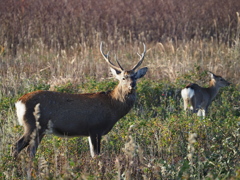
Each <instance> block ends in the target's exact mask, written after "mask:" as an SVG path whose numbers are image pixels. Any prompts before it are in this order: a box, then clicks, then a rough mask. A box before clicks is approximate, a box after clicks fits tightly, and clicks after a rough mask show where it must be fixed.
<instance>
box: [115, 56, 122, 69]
mask: <svg viewBox="0 0 240 180" xmlns="http://www.w3.org/2000/svg"><path fill="white" fill-rule="evenodd" d="M115 59H116V62H117V64H118V66H119V67H120V68H121V69H122V70H124V69H123V68H122V66H121V64H120V63H119V61H118V59H117V55H115Z"/></svg>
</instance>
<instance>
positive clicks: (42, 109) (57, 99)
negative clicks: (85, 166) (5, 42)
mask: <svg viewBox="0 0 240 180" xmlns="http://www.w3.org/2000/svg"><path fill="white" fill-rule="evenodd" d="M143 45H144V44H143ZM100 52H101V54H102V55H103V57H104V59H105V60H106V62H107V63H108V64H109V66H110V68H111V71H112V73H113V75H114V77H115V78H116V79H118V80H119V83H118V85H117V86H116V87H115V89H114V90H112V91H107V92H98V93H87V94H66V93H59V92H53V91H34V92H30V93H28V94H25V95H23V96H22V97H20V98H19V100H18V101H17V102H16V104H15V106H16V111H17V116H18V121H19V123H20V124H21V125H23V127H24V134H23V136H22V137H21V138H20V139H19V140H18V141H17V142H16V144H15V145H14V147H13V156H14V157H17V155H18V154H19V153H20V151H21V150H22V149H24V148H25V147H27V146H28V152H29V155H30V156H31V157H34V156H35V154H36V151H37V148H38V145H39V143H40V142H41V140H42V138H43V137H44V135H45V133H46V131H48V132H52V133H53V134H55V135H59V136H67V137H75V136H88V137H89V145H90V152H91V155H92V157H93V156H95V155H96V154H99V153H100V145H101V138H102V136H103V135H105V134H107V133H108V132H109V131H110V130H111V129H112V127H113V126H114V125H115V123H116V122H117V121H118V120H119V119H121V118H122V117H123V116H125V115H126V114H127V113H128V112H129V111H130V109H131V108H132V107H133V104H134V102H135V99H136V93H135V90H136V83H137V79H139V78H141V77H143V76H144V75H145V74H146V72H147V67H144V68H142V69H139V70H138V71H136V69H137V68H138V67H139V66H140V65H141V64H142V62H143V59H144V56H145V53H146V47H145V45H144V51H143V53H142V54H141V55H140V54H138V55H139V57H140V60H139V62H138V63H137V64H136V65H135V66H134V67H133V68H132V69H131V70H124V69H123V68H122V66H121V65H120V63H119V61H118V60H117V59H116V61H117V64H118V66H116V65H114V64H113V63H112V62H111V61H110V60H109V57H108V55H106V54H104V53H103V51H102V43H101V45H100Z"/></svg>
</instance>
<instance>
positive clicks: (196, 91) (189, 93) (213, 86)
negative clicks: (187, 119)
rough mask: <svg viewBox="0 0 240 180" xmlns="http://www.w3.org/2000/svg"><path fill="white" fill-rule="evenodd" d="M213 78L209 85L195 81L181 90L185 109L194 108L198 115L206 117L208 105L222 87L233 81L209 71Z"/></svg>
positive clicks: (193, 110)
mask: <svg viewBox="0 0 240 180" xmlns="http://www.w3.org/2000/svg"><path fill="white" fill-rule="evenodd" d="M209 74H210V77H211V80H210V82H209V87H207V88H204V87H201V86H199V85H198V84H195V83H190V84H188V85H187V86H186V87H185V88H184V89H182V90H181V96H182V98H183V102H184V110H185V111H186V110H188V109H190V110H192V112H193V113H197V116H201V117H205V116H206V114H207V113H208V107H209V106H210V105H211V103H212V101H213V99H214V98H215V97H216V95H217V94H218V92H219V90H220V88H222V87H226V86H229V85H230V84H231V83H229V82H228V81H226V80H225V79H224V78H222V77H221V76H218V75H215V74H213V73H212V72H209Z"/></svg>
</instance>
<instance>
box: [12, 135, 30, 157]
mask: <svg viewBox="0 0 240 180" xmlns="http://www.w3.org/2000/svg"><path fill="white" fill-rule="evenodd" d="M29 142H30V136H29V135H27V134H24V135H23V136H22V137H21V138H20V139H19V140H18V141H17V142H16V143H15V145H14V146H13V148H12V151H13V152H12V156H13V157H14V158H16V157H17V156H18V154H19V153H20V152H21V151H22V150H23V149H24V148H25V147H27V146H28V145H29Z"/></svg>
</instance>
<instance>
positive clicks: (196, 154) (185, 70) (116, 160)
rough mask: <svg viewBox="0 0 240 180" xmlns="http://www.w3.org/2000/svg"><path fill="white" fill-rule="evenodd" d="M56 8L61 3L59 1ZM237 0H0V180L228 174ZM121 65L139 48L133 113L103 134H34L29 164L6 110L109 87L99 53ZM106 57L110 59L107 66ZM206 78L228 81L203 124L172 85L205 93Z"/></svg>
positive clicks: (239, 172) (236, 103)
mask: <svg viewBox="0 0 240 180" xmlns="http://www.w3.org/2000/svg"><path fill="white" fill-rule="evenodd" d="M66 2H67V3H66ZM239 9H240V1H239V0H228V1H224V0H211V1H205V0H200V1H194V2H192V3H189V2H188V1H179V0H169V1H167V2H165V1H158V2H157V1H155V2H154V3H151V2H150V1H146V0H138V1H135V0H120V1H110V0H107V1H86V0H68V1H64V0H59V2H58V3H57V4H56V3H55V2H54V1H48V0H42V1H37V0H21V1H0V25H1V28H0V179H88V180H93V179H94V180H95V179H144V180H146V179H209V180H210V179H240V161H239V159H240V152H239V149H240V147H239V146H240V137H239V136H240V80H239V77H240V71H239V69H240V63H239V59H240V44H239V34H240V17H239ZM101 41H103V43H104V44H103V49H104V52H106V53H107V52H108V51H109V52H110V54H109V55H110V57H112V60H113V59H114V54H116V55H117V57H118V59H119V61H120V63H121V65H122V66H123V67H124V68H126V69H130V68H131V67H132V66H133V65H134V64H135V63H136V62H137V61H138V58H139V57H138V56H137V54H136V53H137V52H138V53H141V52H142V50H143V47H142V42H144V43H145V44H146V47H147V52H146V57H145V59H144V61H143V64H142V66H147V67H148V68H149V70H148V72H147V75H146V76H145V77H144V78H143V79H141V80H140V81H139V82H138V89H137V91H138V99H137V102H136V104H135V105H134V108H133V109H132V110H131V111H130V113H128V114H127V115H126V116H125V117H123V118H122V119H121V120H120V121H119V122H118V123H117V124H116V125H115V126H114V128H113V129H112V131H110V133H109V134H107V135H106V136H104V137H103V140H102V149H101V152H102V153H101V155H100V156H97V157H96V158H94V159H93V158H91V156H90V152H89V147H88V141H87V138H86V137H83V138H71V139H67V138H59V137H56V136H53V135H46V136H45V137H44V139H43V141H42V143H41V145H40V147H39V149H38V151H37V154H36V158H34V159H33V160H30V159H29V157H28V155H27V153H26V151H22V152H21V154H20V157H19V159H18V160H14V159H13V158H12V156H11V147H12V145H13V144H14V143H15V142H16V141H17V139H18V138H19V137H20V136H21V135H22V133H23V128H22V127H21V126H19V125H18V122H17V118H16V112H15V107H14V103H15V102H16V100H17V99H18V98H19V97H20V96H22V95H23V94H25V93H28V92H31V91H34V90H55V91H59V92H67V93H87V92H99V91H107V90H110V89H113V88H114V86H115V85H116V84H117V82H116V81H114V80H112V79H110V77H111V74H110V73H109V72H110V71H109V67H108V66H107V63H105V61H104V59H103V57H102V56H101V54H100V52H99V45H100V42H101ZM113 62H114V61H113ZM207 71H212V72H213V73H216V74H218V75H221V76H223V77H224V78H225V79H226V80H228V81H230V82H231V83H232V85H231V86H229V87H226V88H223V89H221V90H220V92H219V94H218V95H217V97H216V99H215V100H214V101H213V103H212V105H211V106H210V109H209V114H208V115H207V117H206V118H205V119H200V118H199V117H197V116H196V115H191V114H185V112H183V110H182V109H183V102H182V99H181V97H180V90H181V89H182V88H183V87H184V86H185V85H186V84H188V83H190V82H195V83H198V84H199V85H200V86H204V87H206V86H207V84H208V80H209V77H208V75H207Z"/></svg>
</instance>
